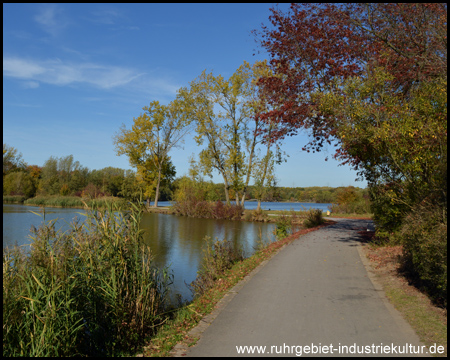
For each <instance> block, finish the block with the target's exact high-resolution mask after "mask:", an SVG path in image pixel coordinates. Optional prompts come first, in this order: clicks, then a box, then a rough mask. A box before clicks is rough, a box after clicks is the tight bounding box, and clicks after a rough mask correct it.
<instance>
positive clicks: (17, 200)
mask: <svg viewBox="0 0 450 360" xmlns="http://www.w3.org/2000/svg"><path fill="white" fill-rule="evenodd" d="M25 200H26V197H25V196H23V195H3V203H6V204H8V203H9V204H21V203H23V202H24V201H25Z"/></svg>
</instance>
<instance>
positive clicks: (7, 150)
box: [3, 144, 26, 177]
mask: <svg viewBox="0 0 450 360" xmlns="http://www.w3.org/2000/svg"><path fill="white" fill-rule="evenodd" d="M25 167H26V163H25V162H24V161H23V159H22V154H21V153H19V151H18V150H17V149H15V148H13V147H12V146H8V145H7V144H3V177H5V175H7V174H9V173H10V172H13V171H20V170H24V169H25Z"/></svg>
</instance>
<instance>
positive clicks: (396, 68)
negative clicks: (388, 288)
mask: <svg viewBox="0 0 450 360" xmlns="http://www.w3.org/2000/svg"><path fill="white" fill-rule="evenodd" d="M270 21H271V23H272V25H273V27H271V28H269V27H263V29H262V31H261V32H259V33H258V36H259V38H258V40H259V41H260V44H261V45H262V46H263V47H264V48H265V49H266V50H267V51H268V52H269V54H270V56H271V61H270V64H271V67H272V69H273V72H274V74H275V75H277V76H268V77H265V78H263V79H261V80H260V85H261V94H262V96H264V98H265V99H267V101H268V103H269V104H272V105H273V107H272V108H271V109H270V110H269V111H266V112H264V113H263V114H262V117H263V118H264V119H265V120H266V121H269V120H270V121H278V122H280V123H281V124H282V126H281V129H280V131H279V132H278V133H277V134H276V137H277V138H283V137H284V136H287V135H293V134H296V133H297V132H298V130H299V129H308V130H309V133H310V135H311V137H310V141H309V143H308V144H306V145H305V147H304V149H305V150H307V151H311V150H312V151H320V150H321V148H322V147H323V146H324V144H325V143H326V142H328V144H331V141H335V145H336V146H338V148H337V151H336V153H335V154H334V157H335V158H336V159H338V160H340V161H341V162H342V163H343V164H345V163H348V164H350V165H351V166H352V167H353V168H354V169H355V170H357V171H358V174H359V175H360V177H361V178H365V179H366V180H367V181H368V183H369V188H370V194H371V199H372V210H373V211H374V213H375V221H376V222H377V224H378V225H379V227H378V228H377V229H378V230H377V231H378V232H379V234H380V233H382V232H383V231H384V234H386V235H387V234H391V233H393V232H394V236H395V234H396V233H397V230H398V231H400V230H401V233H403V234H405V235H406V236H405V238H404V245H405V248H404V250H405V258H407V259H409V260H408V261H409V263H411V264H413V265H412V268H413V269H414V271H415V272H417V273H418V274H419V276H418V277H420V278H421V279H423V280H424V279H426V280H427V281H432V282H433V285H432V286H431V287H432V288H434V291H436V292H437V293H439V297H440V298H441V299H442V298H446V281H445V283H444V282H443V281H441V280H442V279H444V278H445V279H446V260H445V261H444V262H443V261H442V258H445V259H446V255H445V256H442V254H444V253H445V254H446V250H445V249H446V241H447V240H446V227H447V225H446V222H447V5H446V4H444V3H442V4H436V3H420V4H419V3H404V4H399V3H372V4H366V3H365V4H359V3H351V4H306V5H297V4H294V5H292V6H291V11H290V12H289V13H288V14H283V13H282V12H281V11H279V10H276V9H273V10H272V16H271V17H270ZM419 218H426V219H427V221H426V222H425V223H427V225H426V226H424V227H422V228H420V229H419V228H415V227H416V226H419V225H416V224H418V223H419V222H418V221H417V219H419ZM411 239H415V240H414V241H412V240H411ZM418 243H420V244H421V245H420V246H418V245H417V244H418ZM431 248H433V249H435V250H434V251H428V250H427V249H431ZM436 254H439V256H441V257H440V258H437V257H435V256H436ZM421 259H422V260H421ZM431 259H433V260H431ZM430 264H433V265H432V266H430ZM433 279H434V280H433ZM436 279H439V280H436Z"/></svg>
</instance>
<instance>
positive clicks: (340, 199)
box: [3, 144, 369, 204]
mask: <svg viewBox="0 0 450 360" xmlns="http://www.w3.org/2000/svg"><path fill="white" fill-rule="evenodd" d="M164 169H165V170H164V171H163V176H162V181H161V186H160V200H162V201H171V200H173V201H176V200H177V199H178V200H179V199H180V196H181V195H180V194H181V193H182V192H183V189H184V190H185V189H186V188H187V187H193V188H197V189H201V193H202V197H203V199H204V200H207V201H217V200H223V201H225V200H226V194H225V190H224V184H223V183H217V184H216V183H213V182H212V181H205V180H204V179H203V178H202V177H200V176H198V174H197V175H196V176H195V170H194V169H192V166H191V169H190V170H189V171H190V173H191V174H194V176H187V175H186V176H181V177H178V178H175V175H176V171H175V167H174V166H173V164H172V163H171V162H170V160H169V161H168V162H167V164H166V165H165V167H164ZM146 191H148V186H147V183H146V181H145V179H142V178H141V177H140V174H139V173H137V172H135V171H132V170H124V169H120V168H115V167H111V166H109V167H105V168H103V169H100V170H89V169H88V168H87V167H84V166H82V165H81V164H80V163H79V162H78V161H75V160H74V157H73V155H69V156H63V157H60V158H57V157H54V156H51V157H50V158H49V159H48V160H47V161H46V162H45V163H44V165H43V166H38V165H28V164H27V163H26V162H25V161H24V160H23V159H22V155H21V154H20V153H19V152H18V150H17V149H15V148H13V147H10V146H8V145H6V144H3V195H20V196H23V197H24V198H31V197H35V196H39V195H41V196H47V195H59V196H69V195H71V196H79V197H85V198H91V199H96V198H99V197H104V196H114V197H120V198H125V199H129V200H139V199H140V198H142V199H145V197H144V195H145V192H146ZM257 192H258V187H257V186H254V185H249V186H248V188H247V191H246V195H245V199H246V200H255V199H257V197H258V194H257ZM346 194H347V195H346ZM348 194H352V195H350V197H349V195H348ZM154 195H155V194H154V192H153V194H150V199H151V200H153V199H154ZM229 195H230V197H231V198H233V197H235V193H234V190H233V189H230V192H229ZM352 196H353V197H354V198H355V199H356V198H358V199H362V198H366V199H367V198H368V196H369V195H368V191H367V189H360V188H357V187H352V186H350V187H337V188H333V187H328V186H326V187H319V186H313V187H284V186H276V184H275V185H273V186H270V187H268V189H267V191H266V193H265V194H264V196H263V197H262V201H289V202H315V203H334V204H338V203H341V204H342V203H346V202H349V199H350V200H353V198H352Z"/></svg>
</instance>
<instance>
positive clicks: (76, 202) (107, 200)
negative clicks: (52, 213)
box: [24, 196, 128, 210]
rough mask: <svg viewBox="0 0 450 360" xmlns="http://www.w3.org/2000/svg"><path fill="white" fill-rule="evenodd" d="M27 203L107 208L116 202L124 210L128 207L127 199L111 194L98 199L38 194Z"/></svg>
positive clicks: (26, 202)
mask: <svg viewBox="0 0 450 360" xmlns="http://www.w3.org/2000/svg"><path fill="white" fill-rule="evenodd" d="M24 204H25V205H35V206H53V207H75V208H92V207H95V208H106V207H107V206H110V205H111V204H115V205H114V206H116V208H118V209H120V210H122V209H126V208H128V203H127V201H126V200H125V199H121V198H117V197H113V196H109V197H101V198H97V199H83V198H81V197H78V196H36V197H34V198H30V199H28V200H25V202H24Z"/></svg>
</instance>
